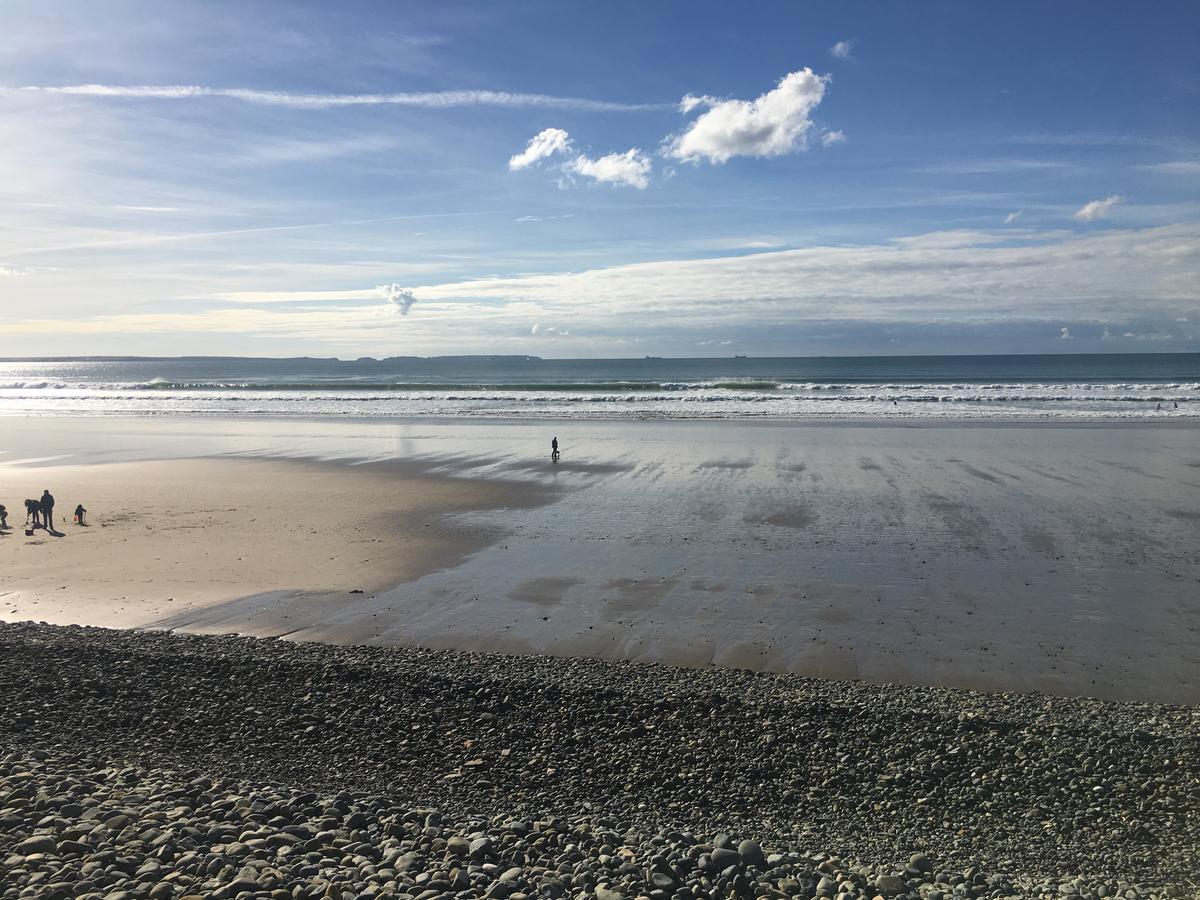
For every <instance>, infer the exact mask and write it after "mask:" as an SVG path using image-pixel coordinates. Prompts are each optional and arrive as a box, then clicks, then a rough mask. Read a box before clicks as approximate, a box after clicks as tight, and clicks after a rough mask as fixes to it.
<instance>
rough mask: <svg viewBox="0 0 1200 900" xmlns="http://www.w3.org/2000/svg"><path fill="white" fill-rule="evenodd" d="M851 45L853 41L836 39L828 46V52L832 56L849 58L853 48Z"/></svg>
mask: <svg viewBox="0 0 1200 900" xmlns="http://www.w3.org/2000/svg"><path fill="white" fill-rule="evenodd" d="M853 46H854V41H838V42H837V43H836V44H834V45H833V46H832V47H830V48H829V53H830V55H831V56H834V57H836V58H837V59H849V58H850V51H851V50H852V49H853Z"/></svg>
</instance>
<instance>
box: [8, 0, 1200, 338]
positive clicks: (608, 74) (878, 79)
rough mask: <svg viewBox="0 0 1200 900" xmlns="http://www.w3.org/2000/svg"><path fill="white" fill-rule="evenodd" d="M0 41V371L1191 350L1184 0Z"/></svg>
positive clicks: (18, 9)
mask: <svg viewBox="0 0 1200 900" xmlns="http://www.w3.org/2000/svg"><path fill="white" fill-rule="evenodd" d="M0 19H2V20H3V23H4V26H3V27H4V33H5V52H4V53H3V54H0V122H2V126H0V355H3V356H41V355H121V354H129V355H182V354H213V355H219V354H228V355H248V356H293V355H307V356H339V357H342V358H354V357H358V356H376V357H382V356H389V355H423V356H428V355H440V354H463V353H480V354H493V353H520V354H535V355H538V356H544V357H627V356H633V357H637V356H642V355H661V356H680V357H686V356H728V355H732V354H747V355H795V356H810V355H835V354H848V355H857V354H923V353H1055V352H1149V351H1197V350H1200V54H1197V53H1196V52H1195V48H1196V47H1197V46H1200V7H1197V5H1196V4H1195V3H1194V2H1171V0H1163V2H1156V3H1153V4H1145V5H1142V4H1130V3H1127V2H1107V0H1092V2H1070V0H1061V2H1055V3H1044V2H1008V0H1006V2H999V0H997V2H986V3H985V2H978V3H975V2H972V3H963V2H936V0H929V2H919V3H891V2H886V3H885V2H857V0H838V2H796V0H792V2H756V3H745V4H731V3H725V2H705V0H688V2H675V0H663V2H655V3H645V2H627V3H626V2H572V3H562V2H546V3H541V2H511V3H494V2H488V3H483V2H480V3H471V2H456V3H441V2H436V3H421V2H404V3H399V2H382V0H380V2H352V0H346V2H341V3H337V4H330V3H305V2H293V0H289V2H282V0H280V2H253V0H249V2H245V0H243V2H227V3H223V2H211V0H206V2H195V3H191V2H186V0H174V2H171V3H169V4H164V3H160V2H107V0H88V2H69V0H62V2H55V3H47V2H45V0H0Z"/></svg>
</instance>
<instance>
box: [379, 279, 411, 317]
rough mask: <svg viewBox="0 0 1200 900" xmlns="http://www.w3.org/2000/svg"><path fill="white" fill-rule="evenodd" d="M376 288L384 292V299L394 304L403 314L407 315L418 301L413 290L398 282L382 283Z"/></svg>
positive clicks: (397, 310)
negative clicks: (401, 285)
mask: <svg viewBox="0 0 1200 900" xmlns="http://www.w3.org/2000/svg"><path fill="white" fill-rule="evenodd" d="M375 290H376V291H378V292H379V293H380V294H382V295H383V297H384V299H385V300H387V302H388V303H390V304H392V307H393V309H394V310H395V311H396V312H397V313H398V314H399V315H402V316H407V315H408V311H409V310H410V309H412V307H413V304H414V303H416V302H417V298H416V297H414V296H413V292H412V291H410V290H408V289H407V288H402V287H400V285H398V284H381V285H379V286H378V287H376V288H375Z"/></svg>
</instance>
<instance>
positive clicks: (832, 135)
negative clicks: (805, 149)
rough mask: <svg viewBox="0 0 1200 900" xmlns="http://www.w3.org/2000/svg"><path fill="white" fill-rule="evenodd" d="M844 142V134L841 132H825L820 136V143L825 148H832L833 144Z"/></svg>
mask: <svg viewBox="0 0 1200 900" xmlns="http://www.w3.org/2000/svg"><path fill="white" fill-rule="evenodd" d="M845 142H846V133H845V132H843V131H827V132H825V133H824V134H823V135H821V143H822V144H823V145H825V146H826V147H832V146H833V145H834V144H844V143H845Z"/></svg>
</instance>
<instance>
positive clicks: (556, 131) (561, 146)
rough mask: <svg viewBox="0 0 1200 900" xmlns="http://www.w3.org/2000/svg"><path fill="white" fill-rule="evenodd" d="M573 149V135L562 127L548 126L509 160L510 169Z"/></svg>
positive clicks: (535, 163) (536, 162)
mask: <svg viewBox="0 0 1200 900" xmlns="http://www.w3.org/2000/svg"><path fill="white" fill-rule="evenodd" d="M570 149H571V136H570V135H569V134H567V133H566V132H565V131H563V129H561V128H546V129H543V130H542V131H539V132H538V133H537V134H535V135H534V136H533V137H531V138H530V139H529V143H528V144H526V146H525V149H524V150H522V151H521V152H520V153H518V154H516V155H515V156H513V157H512V158H511V159H509V161H508V168H509V171H512V172H515V171H517V170H518V169H525V168H528V167H529V166H534V165H537V164H538V163H539V162H541V161H542V160H543V159H547V158H549V157H551V156H554V155H555V154H556V153H566V152H568V151H569V150H570Z"/></svg>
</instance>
